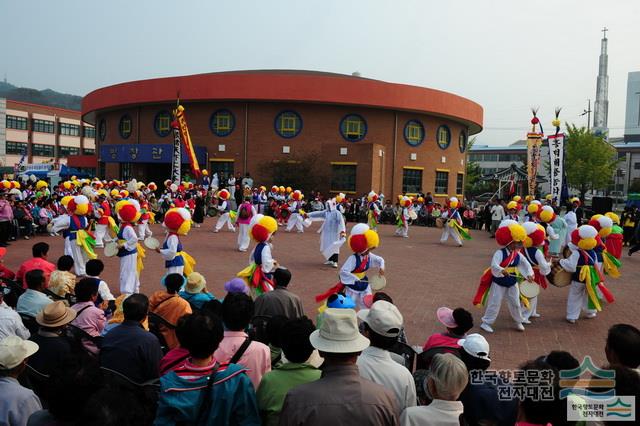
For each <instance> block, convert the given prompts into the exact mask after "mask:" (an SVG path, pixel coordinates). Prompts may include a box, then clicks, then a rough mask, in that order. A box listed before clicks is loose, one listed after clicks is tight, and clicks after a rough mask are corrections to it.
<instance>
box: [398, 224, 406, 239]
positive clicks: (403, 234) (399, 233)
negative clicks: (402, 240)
mask: <svg viewBox="0 0 640 426" xmlns="http://www.w3.org/2000/svg"><path fill="white" fill-rule="evenodd" d="M396 235H400V236H402V237H408V236H409V224H408V223H405V224H404V225H402V228H396Z"/></svg>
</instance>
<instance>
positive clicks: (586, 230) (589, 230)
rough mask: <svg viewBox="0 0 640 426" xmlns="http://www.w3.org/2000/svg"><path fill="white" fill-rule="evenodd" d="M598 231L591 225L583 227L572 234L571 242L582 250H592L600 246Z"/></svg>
mask: <svg viewBox="0 0 640 426" xmlns="http://www.w3.org/2000/svg"><path fill="white" fill-rule="evenodd" d="M597 237H598V230H597V229H596V228H594V227H593V226H591V225H582V226H580V227H579V228H578V229H575V230H574V231H573V232H572V233H571V242H572V243H573V244H574V245H575V246H577V247H579V248H581V249H582V250H592V249H594V248H595V247H596V246H597V245H598V240H597Z"/></svg>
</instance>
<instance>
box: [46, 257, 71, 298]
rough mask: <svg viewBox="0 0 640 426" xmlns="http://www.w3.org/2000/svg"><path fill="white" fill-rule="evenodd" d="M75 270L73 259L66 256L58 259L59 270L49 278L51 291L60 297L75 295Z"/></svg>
mask: <svg viewBox="0 0 640 426" xmlns="http://www.w3.org/2000/svg"><path fill="white" fill-rule="evenodd" d="M72 269H73V257H71V256H68V255H66V254H65V255H64V256H60V257H59V258H58V263H57V269H56V270H55V271H53V272H52V273H51V277H50V278H49V290H51V291H52V292H53V293H55V294H57V295H58V296H60V297H65V296H66V295H67V294H69V293H71V294H73V293H74V291H75V288H76V276H75V274H74V273H72V272H71V270H72Z"/></svg>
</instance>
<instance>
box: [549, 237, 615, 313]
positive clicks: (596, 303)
mask: <svg viewBox="0 0 640 426" xmlns="http://www.w3.org/2000/svg"><path fill="white" fill-rule="evenodd" d="M597 245H598V231H597V230H596V228H594V227H593V226H591V225H582V226H580V227H579V228H577V229H574V230H573V232H572V233H571V243H569V249H571V256H569V257H568V258H567V259H560V266H562V268H563V269H564V270H565V271H567V272H571V273H572V277H571V286H570V288H569V296H568V298H567V317H566V318H567V321H568V322H569V323H571V324H575V322H576V321H577V320H578V318H580V313H581V312H582V310H586V311H587V318H595V317H596V315H597V312H598V311H601V310H602V304H603V300H602V299H603V298H604V300H606V301H607V302H608V303H612V302H613V301H614V298H613V295H612V294H611V292H610V291H609V289H607V287H605V285H604V281H603V280H604V277H603V274H602V273H601V272H600V270H599V267H598V255H597V253H596V251H595V248H596V246H597Z"/></svg>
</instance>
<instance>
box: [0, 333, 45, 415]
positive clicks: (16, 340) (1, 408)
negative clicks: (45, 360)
mask: <svg viewBox="0 0 640 426" xmlns="http://www.w3.org/2000/svg"><path fill="white" fill-rule="evenodd" d="M37 351H38V345H37V344H35V343H33V342H30V341H28V340H22V339H21V338H20V337H18V336H9V337H5V338H4V339H2V340H1V341H0V395H2V397H0V425H11V426H14V425H16V426H23V425H26V424H27V421H28V420H29V417H30V416H31V414H33V413H35V412H36V411H39V410H42V404H41V403H40V399H39V398H38V397H37V396H36V394H34V393H33V391H32V390H30V389H27V388H25V387H23V386H22V385H20V383H18V380H17V379H18V376H20V374H22V372H23V371H24V369H25V368H26V366H27V364H26V361H27V358H29V357H30V356H31V355H33V354H35V353H36V352H37Z"/></svg>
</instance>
